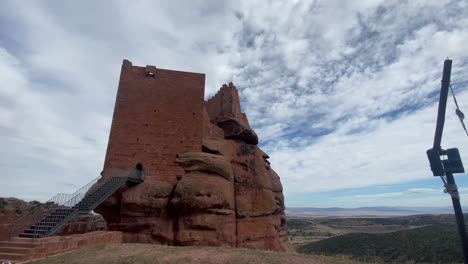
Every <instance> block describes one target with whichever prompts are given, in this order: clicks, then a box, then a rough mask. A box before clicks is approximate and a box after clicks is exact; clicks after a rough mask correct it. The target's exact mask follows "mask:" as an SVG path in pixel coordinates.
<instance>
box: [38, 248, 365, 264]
mask: <svg viewBox="0 0 468 264" xmlns="http://www.w3.org/2000/svg"><path fill="white" fill-rule="evenodd" d="M29 263H31V264H32V263H34V264H45V263H47V264H59V263H70V264H79V263H104V264H105V263H135V264H139V263H173V264H175V263H177V264H182V263H184V264H185V263H190V264H192V263H193V264H195V263H197V264H198V263H199V264H210V263H213V264H214V263H229V264H234V263H240V264H247V263H252V264H253V263H255V264H257V263H268V264H270V263H271V264H280V263H281V264H282V263H286V264H301V263H310V264H327V263H336V264H338V263H356V264H357V263H359V262H354V261H351V260H350V259H349V258H347V257H341V258H340V257H323V256H306V255H300V254H296V253H281V252H273V251H261V250H249V249H236V248H222V247H172V246H164V245H155V244H107V245H101V246H96V247H91V248H86V249H80V250H76V251H73V252H69V253H64V254H61V255H57V256H52V257H47V258H44V259H40V260H36V261H32V262H29Z"/></svg>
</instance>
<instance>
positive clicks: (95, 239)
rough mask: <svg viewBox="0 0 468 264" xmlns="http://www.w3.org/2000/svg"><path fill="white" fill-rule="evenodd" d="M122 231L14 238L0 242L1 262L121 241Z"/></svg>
mask: <svg viewBox="0 0 468 264" xmlns="http://www.w3.org/2000/svg"><path fill="white" fill-rule="evenodd" d="M122 237H123V236H122V232H118V231H111V232H109V231H96V232H91V233H86V234H79V235H70V236H53V237H47V238H40V239H35V240H34V241H32V240H31V239H29V238H14V239H13V240H11V241H1V242H0V251H1V252H2V253H0V262H3V261H7V260H8V261H12V262H23V261H29V260H33V259H38V258H43V257H47V256H51V255H57V254H60V253H64V252H68V251H72V250H75V249H79V248H85V247H90V246H96V245H100V244H107V243H121V242H122Z"/></svg>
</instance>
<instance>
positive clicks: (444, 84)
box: [433, 59, 452, 150]
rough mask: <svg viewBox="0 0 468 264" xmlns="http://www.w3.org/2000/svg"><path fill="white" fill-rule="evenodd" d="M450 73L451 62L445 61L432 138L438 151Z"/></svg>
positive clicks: (442, 129)
mask: <svg viewBox="0 0 468 264" xmlns="http://www.w3.org/2000/svg"><path fill="white" fill-rule="evenodd" d="M451 72H452V60H449V59H447V60H445V62H444V73H443V74H442V85H441V87H440V98H439V112H438V113H437V126H436V131H435V136H434V146H433V148H434V150H439V149H440V143H441V140H442V132H443V131H444V123H445V109H446V108H447V95H448V89H449V85H450V73H451Z"/></svg>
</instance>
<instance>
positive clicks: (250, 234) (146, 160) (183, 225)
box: [96, 61, 291, 251]
mask: <svg viewBox="0 0 468 264" xmlns="http://www.w3.org/2000/svg"><path fill="white" fill-rule="evenodd" d="M129 67H130V68H129ZM148 67H150V66H147V67H146V71H148ZM137 68H139V69H137ZM153 68H154V67H153ZM153 68H150V69H152V71H154V72H155V76H156V77H151V78H155V80H153V79H150V80H147V81H146V82H144V81H141V82H140V83H137V85H136V86H138V88H135V87H127V85H128V83H126V82H127V80H133V79H135V78H139V77H138V76H140V75H143V74H140V73H139V70H141V71H142V72H143V71H144V70H145V68H144V67H133V66H131V64H130V63H129V62H128V61H126V62H124V66H123V69H122V76H121V83H120V85H119V92H118V95H117V101H118V102H117V103H116V109H115V111H114V119H113V124H112V129H111V136H110V140H109V146H108V152H107V156H106V164H105V166H104V171H103V177H104V179H106V178H108V177H112V176H114V175H112V174H113V173H112V171H115V168H119V169H122V170H127V171H128V170H129V169H130V170H131V169H132V167H133V166H134V165H133V164H137V163H139V162H140V160H143V162H141V164H142V165H143V174H144V179H145V181H144V182H143V183H141V184H139V185H136V186H124V187H122V188H120V189H119V190H118V191H117V192H116V193H115V194H114V195H113V196H112V197H110V198H109V199H108V200H106V201H105V202H104V203H103V204H102V205H101V206H99V207H98V208H97V209H96V212H98V213H100V214H102V215H103V216H104V218H105V219H106V221H107V224H108V229H109V230H120V231H123V232H125V233H124V239H125V240H126V241H127V242H150V243H151V242H160V243H166V244H171V245H210V246H230V247H246V248H255V249H265V250H277V251H289V250H291V246H290V245H289V242H288V239H287V235H286V233H285V232H284V231H283V228H284V225H285V214H284V198H283V194H282V186H281V182H280V179H279V177H278V175H277V174H276V173H275V172H274V171H273V169H271V167H270V163H269V162H268V160H267V159H268V155H267V154H265V153H264V152H263V151H262V150H260V148H258V146H257V143H258V137H257V135H256V134H255V132H254V131H253V130H252V129H251V128H250V126H249V123H248V120H247V117H246V115H245V114H244V113H242V112H241V109H240V104H239V96H238V92H237V90H236V88H235V86H234V85H233V84H232V83H230V84H229V85H223V87H222V88H221V89H220V91H219V92H218V93H217V94H216V95H215V96H214V97H213V98H211V99H210V100H208V101H206V102H204V101H203V99H201V100H200V99H199V97H195V98H194V97H193V96H192V97H188V96H190V94H197V95H198V94H200V93H199V92H194V91H191V90H190V89H198V88H193V86H189V85H188V86H187V87H189V88H184V89H185V90H186V89H189V91H188V92H184V91H185V90H178V88H177V87H179V86H184V84H179V86H178V85H176V84H177V82H181V81H183V80H186V81H190V78H195V79H196V78H198V76H196V75H193V74H192V75H190V74H189V75H183V76H179V77H178V78H177V81H171V80H170V78H171V74H172V73H170V74H166V71H167V70H161V72H159V69H156V68H154V69H153ZM125 72H130V73H125ZM129 74H130V75H132V74H133V75H134V76H133V77H129V76H127V75H129ZM177 74H183V73H181V72H177ZM158 77H161V80H159V79H158ZM122 80H125V81H124V84H122V82H123V81H122ZM161 82H163V83H165V84H166V85H167V84H168V83H169V84H173V83H175V84H174V85H172V86H171V90H167V91H166V94H165V95H164V96H165V97H166V98H175V96H174V97H171V96H172V95H171V93H173V94H175V95H177V96H178V100H180V101H182V102H184V105H185V106H184V107H187V104H189V105H192V106H193V107H192V108H187V109H186V110H187V111H188V114H187V115H185V114H184V113H183V111H182V113H180V114H179V115H180V119H181V120H178V117H177V115H176V116H175V120H173V118H174V116H172V115H169V114H167V113H165V112H163V113H161V115H159V116H157V117H151V118H156V119H158V120H154V122H153V120H149V121H146V120H142V122H143V123H148V124H150V125H154V126H158V129H159V130H155V131H156V132H158V133H160V132H159V131H163V130H162V129H161V126H162V127H165V126H166V129H165V130H164V133H163V132H161V133H163V134H162V135H160V134H158V133H155V131H150V130H148V131H146V130H145V129H146V128H144V127H143V128H142V130H144V133H145V134H141V133H143V132H140V130H133V128H134V127H136V126H139V125H140V124H136V123H134V122H133V121H132V122H133V123H132V122H131V121H127V118H128V117H129V116H131V114H135V115H138V114H139V113H138V112H139V111H143V112H144V113H141V115H139V116H145V115H146V116H148V115H149V114H148V113H147V112H148V109H150V110H151V112H152V110H153V109H152V108H153V105H160V106H161V105H162V106H164V107H166V108H165V109H164V110H171V107H174V106H173V105H177V104H171V103H168V102H142V104H144V105H146V106H147V107H148V109H145V108H143V107H142V108H141V109H139V110H135V109H134V108H131V109H130V110H127V109H126V108H128V107H129V105H130V104H127V101H134V100H133V99H131V98H130V99H128V98H127V97H129V96H132V95H131V93H130V91H131V89H134V90H135V91H138V92H136V93H137V96H139V98H140V100H142V99H141V98H144V97H146V98H152V93H154V91H155V90H157V89H158V87H159V86H160V85H161ZM122 86H124V88H122ZM190 87H192V88H190ZM202 88H203V87H202ZM122 89H124V90H125V96H121V90H122ZM203 89H204V88H203ZM157 93H159V92H157ZM167 93H168V94H167ZM201 94H203V93H201ZM163 99H164V98H163ZM197 100H199V101H197ZM197 102H199V103H200V104H198V103H197ZM119 104H120V105H123V106H125V107H123V108H122V107H119V106H118V105H119ZM139 107H141V106H139ZM159 110H161V109H159ZM155 111H156V110H155ZM174 111H175V110H174ZM177 111H178V110H177ZM154 113H156V112H154ZM150 114H152V113H150ZM193 118H195V121H196V120H198V121H196V122H199V124H197V125H191V123H190V122H192V123H193V122H195V121H194V119H193ZM185 119H188V121H187V122H189V123H187V122H185V121H184V120H185ZM172 126H176V127H178V130H183V131H182V132H181V134H182V136H180V137H179V138H177V135H174V133H178V130H177V129H175V130H174V129H173V128H172ZM184 126H185V128H184ZM130 128H131V129H130ZM170 129H172V131H173V132H171V133H169V134H168V135H169V136H168V138H166V140H164V139H160V138H159V137H163V138H164V135H165V134H167V133H168V132H167V131H168V130H170ZM187 130H188V131H187ZM191 130H194V131H193V132H190V131H191ZM174 131H175V132H174ZM139 133H140V134H139ZM119 137H120V138H119ZM117 138H118V140H117ZM127 138H128V139H127ZM133 138H138V139H139V140H138V141H134V140H133V141H132V139H133ZM179 139H180V140H179ZM130 141H132V142H133V143H132V145H131V146H130V147H129V148H130V149H131V151H128V152H126V151H127V149H128V148H126V144H129V143H128V142H130ZM155 142H156V143H155ZM119 144H120V145H119ZM158 144H159V145H158ZM181 144H183V146H182V147H181ZM158 147H159V148H158ZM116 150H118V151H117V152H116ZM122 157H124V158H122ZM158 159H163V160H162V162H160V160H158ZM158 162H160V163H159V165H158ZM161 167H163V168H162V169H161ZM161 171H163V172H164V173H160V172H161Z"/></svg>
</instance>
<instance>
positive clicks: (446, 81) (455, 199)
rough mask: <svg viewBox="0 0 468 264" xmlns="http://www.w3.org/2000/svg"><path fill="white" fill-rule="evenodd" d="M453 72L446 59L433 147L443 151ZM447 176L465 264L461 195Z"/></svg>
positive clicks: (466, 251) (466, 239)
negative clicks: (442, 145)
mask: <svg viewBox="0 0 468 264" xmlns="http://www.w3.org/2000/svg"><path fill="white" fill-rule="evenodd" d="M451 72H452V60H449V59H447V60H445V61H444V71H443V74H442V85H441V88H440V98H439V111H438V114H437V126H436V131H435V136H434V146H433V149H434V150H436V151H441V149H442V148H441V145H440V144H441V140H442V132H443V130H444V123H445V110H446V108H447V96H448V89H449V86H450V74H451ZM445 175H446V177H447V186H445V187H446V189H447V191H448V192H449V193H450V196H451V197H452V204H453V210H454V211H455V218H456V220H457V227H458V233H459V234H460V239H461V243H462V251H463V256H464V258H465V262H464V263H465V264H468V237H467V235H466V228H465V219H464V217H463V211H462V209H461V205H460V197H459V195H458V190H457V189H456V185H455V179H454V178H453V174H452V173H451V172H447V171H446V172H445Z"/></svg>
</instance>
